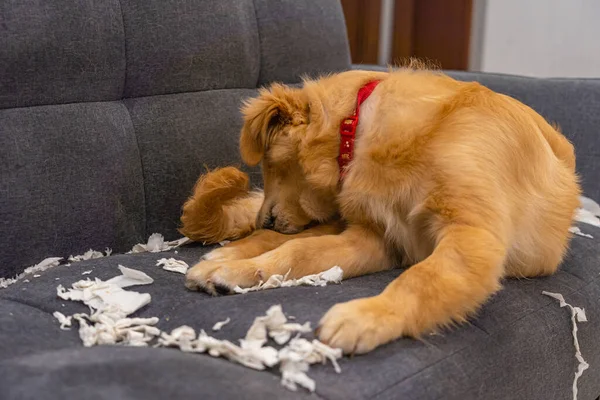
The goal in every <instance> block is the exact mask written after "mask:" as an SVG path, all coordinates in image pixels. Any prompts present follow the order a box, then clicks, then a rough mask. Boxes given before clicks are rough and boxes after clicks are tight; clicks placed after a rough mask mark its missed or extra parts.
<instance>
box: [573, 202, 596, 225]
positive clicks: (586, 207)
mask: <svg viewBox="0 0 600 400" xmlns="http://www.w3.org/2000/svg"><path fill="white" fill-rule="evenodd" d="M579 201H580V203H581V207H580V208H578V209H577V210H576V212H575V217H574V220H575V221H578V222H583V223H584V224H589V225H594V226H597V227H600V205H598V203H596V202H595V201H594V200H592V199H590V198H587V197H583V196H580V197H579Z"/></svg>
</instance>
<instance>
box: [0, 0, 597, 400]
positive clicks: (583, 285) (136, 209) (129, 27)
mask: <svg viewBox="0 0 600 400" xmlns="http://www.w3.org/2000/svg"><path fill="white" fill-rule="evenodd" d="M354 67H355V68H356V66H354ZM350 68H353V66H352V65H351V63H350V57H349V53H348V45H347V42H346V31H345V26H344V21H343V14H342V10H341V7H340V4H339V2H338V1H336V0H318V1H316V0H312V1H310V0H219V1H198V0H144V1H142V0H93V1H92V0H20V1H8V0H1V1H0V277H6V278H8V277H12V276H14V275H16V274H17V273H19V272H21V271H23V270H24V268H25V267H27V266H30V265H33V264H35V263H37V262H39V261H40V260H42V259H44V258H46V257H50V256H62V257H66V256H69V255H70V254H81V253H83V252H84V251H86V250H88V249H90V248H93V249H96V250H103V249H104V248H105V247H110V248H112V249H113V250H114V251H115V253H121V254H116V255H113V256H111V257H107V258H101V259H94V260H89V261H82V262H77V263H72V264H71V265H70V266H59V267H56V268H53V269H50V270H48V271H45V272H42V273H41V274H40V275H41V276H39V277H33V276H28V277H26V278H27V279H28V282H27V281H26V280H21V281H19V282H17V283H15V284H13V285H12V286H10V287H8V288H6V289H0V398H1V399H62V398H76V399H84V398H85V399H142V398H143V399H168V398H180V399H187V398H198V399H207V398H215V399H216V398H240V399H241V398H249V399H250V398H252V399H255V398H307V397H313V398H324V399H367V398H368V399H388V398H389V399H486V400H492V399H544V400H549V399H567V398H570V397H571V385H572V381H573V375H574V373H575V369H576V365H577V362H576V360H575V357H574V348H573V339H572V335H571V322H570V315H569V313H568V311H567V309H566V308H560V307H559V306H558V303H557V302H556V301H555V300H553V299H551V298H549V297H546V296H543V295H542V293H541V292H542V291H543V290H547V291H551V292H560V293H562V294H564V295H565V298H566V299H567V301H568V302H570V303H572V304H573V305H576V306H579V307H583V308H585V310H586V313H587V316H588V319H589V321H588V322H587V323H582V324H580V329H579V341H580V343H581V350H582V353H583V355H584V357H585V359H586V361H587V362H588V363H589V364H590V368H589V369H588V370H587V371H585V373H584V374H583V376H582V377H581V379H580V380H579V398H580V399H592V400H593V399H596V398H597V397H598V396H599V395H600V345H599V342H598V337H599V335H600V305H599V304H600V303H599V300H600V279H599V273H600V246H599V243H600V242H599V241H600V229H598V228H594V227H592V226H589V225H581V226H580V227H581V229H582V230H583V231H584V232H586V233H589V234H592V235H593V236H594V237H595V238H594V239H589V238H585V237H580V236H576V237H575V238H574V239H573V241H572V245H571V250H570V252H569V255H568V256H567V258H566V260H565V261H564V264H563V266H562V267H561V269H560V271H559V272H558V273H557V274H556V275H554V276H552V277H548V278H542V279H535V280H520V281H517V280H507V281H506V282H504V290H502V291H501V292H500V293H498V294H497V295H496V296H494V297H493V298H492V299H491V300H490V301H489V302H488V303H487V304H486V305H485V307H483V309H482V310H481V312H480V313H479V314H478V315H477V316H476V317H475V318H473V319H472V320H471V321H469V323H467V324H463V325H461V326H458V327H454V328H452V329H449V330H446V331H444V332H442V334H439V335H435V336H430V337H427V338H425V339H424V340H422V341H415V340H410V339H401V340H398V341H395V342H393V343H391V344H389V345H386V346H383V347H381V348H378V349H377V350H375V351H373V352H372V353H370V354H368V355H365V356H360V357H355V358H353V359H343V360H342V362H341V367H342V373H341V374H339V375H338V374H336V373H335V372H334V371H333V369H332V368H331V367H330V366H314V367H312V368H311V371H310V375H311V376H312V377H313V378H314V379H315V380H316V383H317V391H316V394H313V395H310V394H309V393H307V392H304V391H302V390H300V391H298V392H290V391H288V390H286V389H284V388H283V387H281V386H280V384H279V377H278V373H277V371H276V370H273V371H264V372H258V371H254V370H251V369H247V368H244V367H241V366H239V365H236V364H232V363H230V362H228V361H226V360H223V359H216V358H212V357H209V356H206V355H194V354H185V353H182V352H179V351H177V350H172V349H154V348H127V347H118V346H103V347H94V348H83V347H82V345H81V341H80V339H79V337H78V335H77V331H76V329H73V330H71V331H61V330H60V329H59V326H58V323H57V321H56V320H55V319H54V317H53V316H52V313H53V312H54V311H56V310H60V311H62V312H63V313H65V314H73V313H75V312H82V311H85V307H84V306H83V305H81V304H77V303H72V302H65V301H61V300H60V299H58V298H57V297H56V286H57V284H58V283H62V284H63V285H65V286H68V285H70V283H72V282H74V281H76V280H79V279H82V275H81V274H82V272H83V271H88V270H92V274H91V275H90V276H91V277H99V278H101V279H106V278H110V277H112V276H115V275H116V274H117V269H116V266H117V265H118V264H123V265H126V266H129V267H133V268H137V269H141V270H143V271H145V272H147V273H148V274H149V275H151V276H152V277H153V278H154V279H155V282H154V284H152V285H150V286H146V287H143V290H141V291H143V292H148V293H150V294H151V295H152V303H150V304H149V305H148V306H146V307H145V308H143V309H142V310H140V311H139V312H138V314H137V315H139V316H157V317H159V318H160V322H159V327H160V328H161V329H162V330H170V329H172V328H174V327H177V326H180V325H183V324H187V325H190V326H192V327H194V328H196V329H197V330H199V329H200V328H205V329H206V328H209V327H210V326H212V324H214V323H215V322H216V321H219V320H222V319H225V318H226V317H230V318H231V320H232V322H231V323H230V324H229V325H227V326H226V328H224V329H223V330H222V331H221V332H218V333H217V334H215V335H216V336H218V337H220V338H228V339H231V340H235V339H238V338H240V337H242V336H243V334H244V333H245V332H246V330H247V329H248V327H249V325H250V323H251V321H252V320H253V319H254V317H255V316H257V315H261V314H263V313H264V312H265V310H266V309H267V308H268V307H269V306H271V305H273V304H282V305H283V308H284V310H285V311H286V312H287V313H289V314H291V315H295V316H297V318H298V319H299V320H300V322H304V321H311V322H312V323H313V325H314V324H315V323H316V322H317V321H318V320H319V318H320V316H321V315H322V314H323V313H324V312H325V311H326V310H327V309H328V308H329V307H330V306H332V305H333V304H335V303H337V302H340V301H345V300H349V299H353V298H357V297H362V296H368V295H372V294H375V293H377V292H379V291H380V290H382V289H383V287H384V286H385V285H386V284H387V283H388V282H389V281H390V280H391V279H392V278H394V277H395V276H397V275H399V274H400V273H402V271H400V270H393V271H389V272H385V273H380V274H374V275H370V276H365V277H362V278H357V279H351V280H348V281H344V282H343V283H342V284H341V285H331V286H328V287H325V288H314V287H299V288H290V289H280V290H270V291H265V292H260V293H250V294H247V295H244V296H227V297H219V298H213V297H210V296H208V295H205V294H200V293H195V292H189V291H186V290H185V288H184V286H183V276H182V275H179V274H174V273H171V272H167V271H163V270H162V269H160V268H158V267H156V266H155V264H156V260H157V259H158V258H162V257H165V256H173V257H176V258H179V259H182V260H184V261H186V262H187V263H189V264H193V263H194V262H195V261H196V260H198V259H199V257H200V256H201V255H202V254H203V253H205V252H207V251H209V250H210V249H211V247H205V246H202V245H200V244H194V245H190V246H185V247H183V248H181V249H179V250H178V254H174V252H173V251H171V252H170V254H163V253H160V254H153V253H143V254H123V253H124V252H126V251H127V250H129V249H130V248H131V246H132V245H134V244H136V243H139V242H145V240H146V239H147V237H148V236H149V235H150V234H152V233H154V232H160V233H162V234H164V235H165V236H166V237H167V238H168V239H176V238H178V237H180V235H179V234H178V233H177V226H178V219H179V215H180V208H181V205H182V203H183V201H184V200H185V198H186V196H187V195H188V193H189V192H190V190H191V188H192V186H193V184H194V182H195V179H196V178H197V177H198V176H199V175H200V174H201V173H203V172H204V171H205V169H204V168H205V165H206V166H208V167H211V168H212V167H217V166H223V165H230V164H236V163H238V164H239V163H240V161H239V156H238V152H237V136H238V131H239V129H240V126H241V119H240V115H239V112H238V108H239V105H240V102H241V101H242V99H244V98H247V97H248V96H253V95H255V94H256V93H257V88H258V87H260V86H261V85H264V84H268V83H269V82H272V81H281V82H285V83H289V84H294V83H298V82H299V81H300V77H301V75H304V74H305V75H318V74H320V73H324V72H332V71H342V70H347V69H350ZM449 73H450V74H451V75H453V76H455V77H456V78H458V79H464V80H477V81H480V82H481V83H483V84H484V85H487V86H489V87H490V88H492V89H494V90H497V91H500V92H503V93H507V94H509V95H512V96H514V97H516V98H518V99H520V100H522V101H524V102H525V103H527V104H529V105H530V106H532V107H533V108H535V109H536V110H538V111H539V112H540V113H542V114H543V115H544V116H546V117H547V118H549V119H552V120H554V121H556V122H558V123H559V124H560V125H561V126H562V128H563V130H564V132H565V134H566V135H567V136H568V137H569V138H570V139H571V140H572V141H573V142H574V144H575V146H576V149H577V158H578V170H579V172H580V174H581V177H582V185H583V187H584V189H585V194H586V195H587V196H588V197H591V198H594V199H596V200H599V199H600V179H598V177H599V175H600V134H599V131H598V129H599V128H598V127H600V112H599V110H600V81H599V80H582V79H531V78H523V77H514V76H504V75H486V74H473V73H462V72H449ZM248 172H250V174H251V177H252V180H253V182H254V183H255V184H257V185H259V184H260V173H259V171H258V170H248Z"/></svg>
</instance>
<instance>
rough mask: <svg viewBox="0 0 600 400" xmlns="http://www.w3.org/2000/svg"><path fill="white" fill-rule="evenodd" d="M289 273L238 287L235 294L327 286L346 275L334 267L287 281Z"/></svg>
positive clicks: (234, 289)
mask: <svg viewBox="0 0 600 400" xmlns="http://www.w3.org/2000/svg"><path fill="white" fill-rule="evenodd" d="M288 274H289V272H288V273H287V274H285V275H271V276H270V277H269V279H267V281H266V282H260V283H259V284H258V285H256V286H252V287H249V288H241V287H239V286H236V287H234V288H233V291H234V292H235V293H241V294H244V293H248V292H255V291H258V290H266V289H274V288H279V287H292V286H326V285H327V284H328V283H340V282H341V281H342V277H343V275H344V271H343V270H342V269H341V268H340V267H338V266H335V267H332V268H330V269H328V270H327V271H324V272H321V273H319V274H314V275H307V276H303V277H302V278H298V279H287V276H288Z"/></svg>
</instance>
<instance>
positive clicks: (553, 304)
mask: <svg viewBox="0 0 600 400" xmlns="http://www.w3.org/2000/svg"><path fill="white" fill-rule="evenodd" d="M597 282H600V276H599V277H597V278H596V279H593V280H591V281H589V282H588V283H587V284H586V285H583V286H581V287H579V288H578V289H574V290H572V291H570V292H568V293H566V294H565V293H563V295H564V296H565V297H567V296H571V295H573V294H576V293H581V292H582V291H583V290H584V289H585V288H587V287H588V286H591V285H594V284H596V283H597ZM540 296H543V295H542V293H541V292H540ZM544 297H545V296H544ZM548 307H556V300H553V299H550V298H549V297H548V300H547V302H546V304H545V305H544V306H542V307H540V308H538V309H536V310H535V311H532V312H530V313H529V314H527V315H525V316H524V317H522V318H519V319H517V320H515V321H511V323H510V324H509V325H508V326H507V327H506V328H509V327H511V326H513V325H514V324H515V323H517V322H518V321H521V320H523V319H524V318H527V317H529V316H530V315H532V314H536V313H538V312H539V311H540V310H543V309H545V308H548ZM478 328H479V327H478ZM480 329H481V328H480ZM481 330H482V331H484V332H485V330H483V329H481ZM486 333H487V332H486ZM494 336H495V335H493V334H489V333H488V335H487V338H490V337H494ZM467 348H468V346H465V347H463V348H461V349H459V350H456V351H454V352H452V353H450V354H448V355H447V356H445V357H443V358H441V359H439V360H437V361H436V362H434V363H433V364H430V365H428V366H426V367H423V368H421V369H420V370H418V371H416V372H414V373H412V374H410V375H409V376H406V377H405V378H403V379H401V380H399V381H398V382H395V383H393V384H391V385H389V386H388V387H386V388H384V389H381V390H380V391H378V392H376V393H375V394H373V395H371V396H370V397H369V399H374V398H376V397H377V396H379V395H381V394H383V393H385V392H387V391H389V390H390V389H393V388H394V387H396V386H398V385H401V384H402V383H404V382H406V381H407V380H409V379H411V378H413V377H416V376H418V375H420V374H421V373H423V372H425V371H427V370H429V369H430V368H432V367H434V366H435V365H437V364H439V363H441V362H443V361H445V360H447V359H449V358H450V357H452V356H454V355H456V354H459V353H461V352H463V351H464V350H465V349H467Z"/></svg>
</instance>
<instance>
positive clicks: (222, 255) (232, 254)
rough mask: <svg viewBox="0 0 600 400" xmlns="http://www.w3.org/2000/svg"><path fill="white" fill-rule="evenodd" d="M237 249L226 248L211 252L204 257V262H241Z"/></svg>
mask: <svg viewBox="0 0 600 400" xmlns="http://www.w3.org/2000/svg"><path fill="white" fill-rule="evenodd" d="M239 253H240V252H239V251H238V249H237V248H235V247H233V246H231V247H230V246H224V247H219V248H216V249H214V250H213V251H209V252H208V253H206V254H205V255H203V256H202V260H206V261H228V260H239V259H241V258H245V257H242V255H241V254H239Z"/></svg>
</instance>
